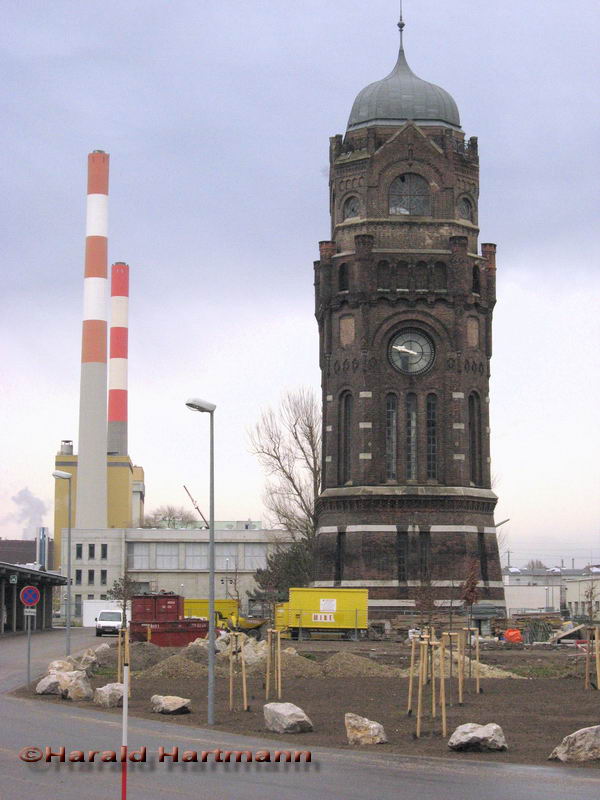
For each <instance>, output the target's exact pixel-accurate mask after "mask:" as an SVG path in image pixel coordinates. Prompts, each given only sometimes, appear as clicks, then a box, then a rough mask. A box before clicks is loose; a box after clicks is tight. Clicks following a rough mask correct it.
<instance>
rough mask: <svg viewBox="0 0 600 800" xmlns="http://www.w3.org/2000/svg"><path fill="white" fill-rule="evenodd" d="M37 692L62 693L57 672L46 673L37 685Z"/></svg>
mask: <svg viewBox="0 0 600 800" xmlns="http://www.w3.org/2000/svg"><path fill="white" fill-rule="evenodd" d="M35 691H36V692H37V694H60V683H59V680H58V677H57V674H56V672H52V673H51V674H50V675H46V677H45V678H42V680H41V681H40V682H39V683H38V685H37V686H36V687H35Z"/></svg>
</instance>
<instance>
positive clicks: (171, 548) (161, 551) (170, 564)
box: [156, 542, 179, 569]
mask: <svg viewBox="0 0 600 800" xmlns="http://www.w3.org/2000/svg"><path fill="white" fill-rule="evenodd" d="M178 567H179V545H178V544H173V543H171V542H158V544H157V545H156V569H177V568H178Z"/></svg>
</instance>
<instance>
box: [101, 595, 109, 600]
mask: <svg viewBox="0 0 600 800" xmlns="http://www.w3.org/2000/svg"><path fill="white" fill-rule="evenodd" d="M107 598H108V595H106V594H101V595H100V600H106V599H107Z"/></svg>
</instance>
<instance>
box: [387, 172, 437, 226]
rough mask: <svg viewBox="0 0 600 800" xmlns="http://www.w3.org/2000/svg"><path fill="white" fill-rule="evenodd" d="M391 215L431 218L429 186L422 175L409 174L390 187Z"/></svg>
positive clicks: (396, 180)
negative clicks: (413, 215)
mask: <svg viewBox="0 0 600 800" xmlns="http://www.w3.org/2000/svg"><path fill="white" fill-rule="evenodd" d="M389 207H390V214H416V215H418V216H421V217H430V216H431V194H430V191H429V184H428V183H427V181H426V180H425V178H422V177H421V176H420V175H416V174H415V173H414V172H407V173H405V174H404V175H400V176H399V177H398V178H396V179H395V180H394V181H392V185H391V186H390V206H389Z"/></svg>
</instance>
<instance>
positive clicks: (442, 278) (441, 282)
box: [433, 261, 448, 291]
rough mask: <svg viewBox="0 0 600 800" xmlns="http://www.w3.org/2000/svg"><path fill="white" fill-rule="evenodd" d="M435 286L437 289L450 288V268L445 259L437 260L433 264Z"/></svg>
mask: <svg viewBox="0 0 600 800" xmlns="http://www.w3.org/2000/svg"><path fill="white" fill-rule="evenodd" d="M433 288H434V289H435V290H436V291H441V290H443V289H447V288H448V270H447V269H446V265H445V264H444V262H443V261H436V263H435V264H434V265H433Z"/></svg>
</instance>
